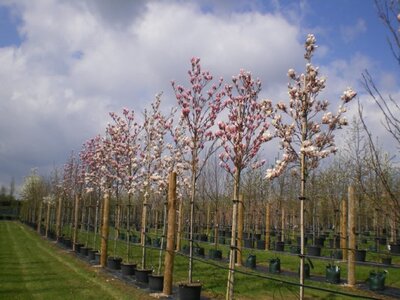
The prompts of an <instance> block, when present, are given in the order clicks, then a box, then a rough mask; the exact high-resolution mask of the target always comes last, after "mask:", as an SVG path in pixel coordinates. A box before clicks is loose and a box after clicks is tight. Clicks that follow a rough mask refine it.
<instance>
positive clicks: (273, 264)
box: [268, 258, 281, 273]
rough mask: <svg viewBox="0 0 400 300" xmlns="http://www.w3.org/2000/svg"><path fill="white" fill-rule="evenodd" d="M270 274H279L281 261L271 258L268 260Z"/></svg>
mask: <svg viewBox="0 0 400 300" xmlns="http://www.w3.org/2000/svg"><path fill="white" fill-rule="evenodd" d="M268 270H269V272H270V273H280V272H281V260H280V259H279V258H273V259H270V260H269V268H268Z"/></svg>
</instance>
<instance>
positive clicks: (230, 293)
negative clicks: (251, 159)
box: [225, 169, 240, 300]
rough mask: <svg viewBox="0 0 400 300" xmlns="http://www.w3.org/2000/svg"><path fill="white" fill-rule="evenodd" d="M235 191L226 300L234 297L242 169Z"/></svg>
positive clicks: (236, 179)
mask: <svg viewBox="0 0 400 300" xmlns="http://www.w3.org/2000/svg"><path fill="white" fill-rule="evenodd" d="M234 185H235V186H234V193H233V209H232V236H231V250H230V255H229V273H228V283H227V287H226V296H225V299H226V300H231V299H233V287H234V279H235V254H236V231H237V215H238V202H239V193H240V190H239V189H240V171H239V169H237V170H236V172H235V180H234Z"/></svg>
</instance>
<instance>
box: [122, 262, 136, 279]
mask: <svg viewBox="0 0 400 300" xmlns="http://www.w3.org/2000/svg"><path fill="white" fill-rule="evenodd" d="M135 268H136V264H121V273H122V275H125V276H132V275H135Z"/></svg>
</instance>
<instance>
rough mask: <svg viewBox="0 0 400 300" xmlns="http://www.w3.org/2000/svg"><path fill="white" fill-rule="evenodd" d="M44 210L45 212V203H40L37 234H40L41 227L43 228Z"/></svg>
mask: <svg viewBox="0 0 400 300" xmlns="http://www.w3.org/2000/svg"><path fill="white" fill-rule="evenodd" d="M42 210H43V201H39V213H38V221H37V228H36V231H37V233H39V234H40V227H41V226H42Z"/></svg>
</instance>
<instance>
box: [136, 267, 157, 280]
mask: <svg viewBox="0 0 400 300" xmlns="http://www.w3.org/2000/svg"><path fill="white" fill-rule="evenodd" d="M152 272H153V270H152V269H144V270H143V269H135V277H136V281H137V282H142V283H148V282H149V275H150V274H151V273H152Z"/></svg>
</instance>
